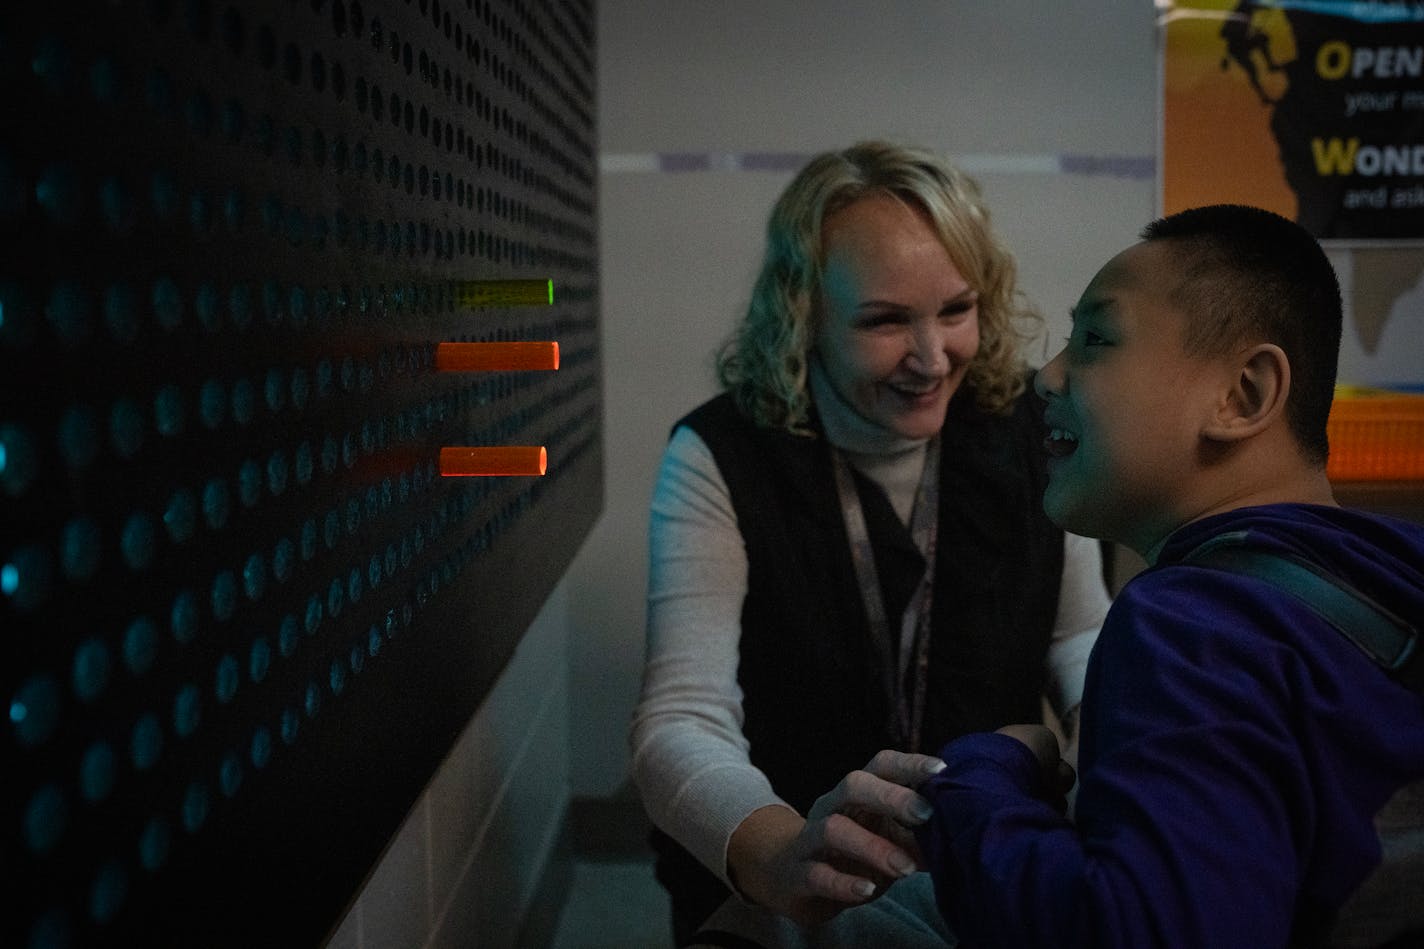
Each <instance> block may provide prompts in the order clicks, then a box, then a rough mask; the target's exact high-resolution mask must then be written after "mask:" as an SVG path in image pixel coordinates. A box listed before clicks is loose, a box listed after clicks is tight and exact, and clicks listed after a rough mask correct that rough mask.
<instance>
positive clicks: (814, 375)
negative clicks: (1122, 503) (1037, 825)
mask: <svg viewBox="0 0 1424 949" xmlns="http://www.w3.org/2000/svg"><path fill="white" fill-rule="evenodd" d="M1014 276H1015V268H1014V261H1013V258H1012V256H1011V255H1010V254H1009V253H1008V251H1007V250H1006V249H1005V248H1004V247H1003V245H1002V244H1001V243H1000V242H999V240H998V239H997V238H996V237H995V235H994V234H993V232H992V230H991V228H990V223H989V214H988V212H987V210H986V208H985V207H984V204H983V202H982V200H981V198H980V194H979V191H978V188H977V186H976V185H975V184H974V183H973V181H972V180H970V179H969V178H967V177H966V176H965V175H963V174H962V173H961V172H960V171H958V170H957V169H956V168H955V167H954V166H953V165H952V164H950V163H949V162H948V161H946V160H945V159H943V158H941V157H939V156H937V155H935V154H932V153H930V152H927V151H923V150H919V149H914V148H907V147H901V146H897V145H893V144H888V143H883V142H865V143H861V144H858V145H855V146H854V147H852V148H848V149H846V150H844V151H839V152H832V153H827V154H824V155H820V156H818V157H816V158H815V159H813V160H812V161H811V162H810V163H809V164H808V165H807V166H806V167H805V168H804V169H803V170H802V171H801V172H800V173H799V174H798V175H797V176H796V177H795V179H794V180H793V181H792V182H791V184H790V185H789V186H788V188H787V189H786V191H785V192H784V193H783V194H782V196H781V198H780V199H779V201H778V202H777V204H776V206H775V207H774V209H773V210H772V213H771V218H770V221H769V224H768V228H767V249H766V255H765V258H764V261H763V264H762V268H761V272H760V274H759V276H758V278H757V280H756V284H755V287H754V289H753V295H752V301H751V304H750V307H749V309H748V312H747V314H746V317H745V319H744V320H743V321H742V323H741V325H740V327H739V329H738V331H737V332H736V334H735V335H734V337H733V338H732V339H731V340H729V342H728V344H727V345H726V347H725V348H724V350H723V352H722V353H721V354H720V357H719V360H718V371H719V376H720V379H721V381H722V383H723V385H724V386H725V390H726V391H725V392H723V393H722V394H721V395H719V396H717V397H716V398H714V399H712V400H711V401H709V402H707V403H706V404H704V405H702V406H700V407H699V408H697V409H696V410H694V411H693V412H692V413H690V414H689V415H688V416H686V417H685V418H684V419H682V420H681V421H680V422H679V423H678V424H677V425H676V426H675V428H674V431H673V435H672V438H671V440H670V442H669V445H668V448H667V451H666V454H665V456H664V459H663V463H662V467H661V470H660V472H659V476H658V482H657V487H656V490H655V494H654V498H653V501H652V522H651V529H650V533H651V537H650V546H651V568H652V570H651V577H650V586H649V612H648V624H649V625H648V654H647V667H646V670H645V677H644V686H643V692H642V696H641V700H640V702H639V705H638V708H637V711H636V713H635V715H634V720H633V724H632V733H631V743H632V750H633V772H634V778H635V781H636V783H637V785H638V787H639V790H640V792H641V795H642V797H643V800H644V803H645V806H646V807H647V809H648V811H649V814H650V816H651V818H652V820H653V822H654V824H655V825H656V827H657V831H656V832H655V834H654V846H655V848H656V849H657V851H658V855H659V860H658V873H659V878H660V880H662V882H663V884H664V886H666V888H667V889H668V891H669V893H670V895H671V897H672V902H673V914H674V923H675V928H676V930H677V938H678V941H679V943H680V944H682V943H684V942H685V941H686V940H688V939H689V938H690V937H691V936H692V934H693V933H694V932H695V930H696V928H697V927H698V926H699V925H700V924H701V923H702V922H703V921H704V920H705V918H706V917H707V916H708V914H710V913H711V912H712V911H713V910H714V909H715V908H716V907H717V906H718V905H719V904H720V903H722V901H723V900H725V899H726V897H727V896H728V895H729V894H731V893H735V894H737V896H738V897H739V898H740V899H741V900H743V901H745V902H747V903H751V904H754V905H756V906H760V907H764V908H765V909H766V910H768V911H770V912H771V913H775V914H779V915H780V916H782V917H787V918H789V919H791V920H794V921H797V922H799V923H808V924H809V923H818V922H822V921H825V920H827V919H829V918H830V917H832V916H835V915H836V914H837V913H839V912H840V911H841V910H843V909H845V908H847V907H852V906H856V905H858V904H861V903H866V902H869V901H871V900H873V899H875V898H876V897H877V896H879V895H880V894H881V893H882V892H883V891H884V889H885V888H886V887H887V886H888V885H889V884H890V883H892V882H893V881H895V880H897V879H900V878H902V877H906V876H909V875H910V874H912V873H914V872H915V870H916V869H917V867H916V862H917V859H918V851H917V850H916V848H915V846H914V843H913V837H912V836H911V834H910V833H909V831H908V828H911V827H913V826H915V825H916V824H918V823H920V822H922V821H923V820H924V819H925V817H926V815H927V814H928V807H927V805H926V804H925V802H924V801H923V800H922V799H921V798H920V797H919V796H918V795H917V794H915V792H914V790H913V788H914V787H915V786H916V785H918V784H919V783H920V782H921V781H922V780H924V779H925V778H926V777H928V776H929V775H930V774H931V773H932V772H933V769H935V768H936V767H937V766H938V765H939V762H938V761H937V759H935V758H933V757H930V756H928V755H926V754H924V753H923V752H925V751H930V752H931V753H932V752H933V751H934V750H935V749H937V748H939V747H940V746H941V745H942V744H943V743H944V742H945V741H946V740H947V739H949V738H951V737H954V736H957V735H960V734H963V733H966V732H971V731H982V730H993V729H994V728H997V727H999V726H1001V725H1005V724H1008V723H1011V722H1021V721H1033V720H1038V719H1039V718H1040V717H1041V708H1042V701H1043V698H1044V697H1045V696H1046V697H1047V698H1048V700H1049V701H1050V703H1051V705H1052V707H1053V709H1054V711H1055V712H1056V713H1057V716H1058V717H1059V719H1060V720H1061V721H1062V722H1064V723H1067V727H1068V728H1069V729H1070V730H1071V728H1072V722H1073V720H1074V716H1075V714H1076V707H1077V702H1078V697H1079V696H1080V694H1081V690H1082V680H1083V671H1084V667H1085V665H1086V661H1087V655H1088V652H1089V650H1090V649H1091V647H1092V643H1093V641H1094V638H1095V637H1096V634H1097V629H1098V627H1099V625H1100V624H1101V622H1102V618H1103V615H1104V614H1105V612H1106V610H1107V607H1108V596H1107V592H1106V590H1105V588H1104V585H1103V580H1102V560H1101V554H1100V549H1099V547H1098V546H1097V544H1096V542H1092V541H1087V540H1084V539H1082V538H1077V537H1073V536H1071V535H1068V536H1065V535H1064V533H1063V532H1062V531H1060V530H1059V529H1058V528H1056V527H1054V526H1053V524H1051V523H1050V522H1049V521H1048V520H1047V518H1046V517H1045V516H1044V514H1043V510H1042V504H1041V499H1042V494H1043V488H1044V484H1045V475H1044V455H1043V447H1042V446H1043V440H1044V438H1045V436H1046V434H1047V432H1046V431H1045V429H1044V428H1043V424H1042V417H1041V406H1040V405H1039V404H1038V402H1037V400H1036V397H1035V396H1034V394H1033V392H1032V389H1031V388H1030V387H1029V385H1028V380H1029V374H1028V368H1027V367H1026V366H1025V365H1024V363H1023V361H1022V359H1021V357H1020V355H1019V352H1018V350H1019V345H1020V343H1021V342H1023V341H1024V340H1025V339H1027V338H1029V337H1030V336H1031V335H1032V334H1033V333H1034V331H1036V329H1037V328H1038V324H1037V321H1036V317H1034V316H1033V315H1032V314H1031V313H1030V312H1028V311H1027V310H1026V309H1025V308H1024V307H1023V306H1022V304H1021V302H1020V300H1019V297H1018V294H1017V291H1016V289H1015V284H1014ZM828 789H830V790H828Z"/></svg>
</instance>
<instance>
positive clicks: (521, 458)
mask: <svg viewBox="0 0 1424 949" xmlns="http://www.w3.org/2000/svg"><path fill="white" fill-rule="evenodd" d="M548 464H549V456H548V453H547V452H545V451H544V446H542V445H517V446H498V447H490V448H442V449H440V476H441V477H442V478H466V477H475V478H489V477H500V476H504V475H542V474H543V473H544V471H545V469H546V468H547V467H548Z"/></svg>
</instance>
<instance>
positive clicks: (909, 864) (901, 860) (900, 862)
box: [890, 853, 915, 877]
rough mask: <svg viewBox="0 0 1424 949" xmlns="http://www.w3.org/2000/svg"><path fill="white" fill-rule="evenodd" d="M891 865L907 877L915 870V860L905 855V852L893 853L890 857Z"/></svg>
mask: <svg viewBox="0 0 1424 949" xmlns="http://www.w3.org/2000/svg"><path fill="white" fill-rule="evenodd" d="M890 867H891V869H893V870H894V871H895V872H896V873H898V874H900V876H902V877H907V876H909V875H910V874H912V873H914V872H915V861H913V860H911V859H910V858H909V857H907V856H905V855H904V854H903V853H897V854H892V855H891V857H890Z"/></svg>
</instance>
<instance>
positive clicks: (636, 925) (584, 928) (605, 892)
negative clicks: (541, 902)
mask: <svg viewBox="0 0 1424 949" xmlns="http://www.w3.org/2000/svg"><path fill="white" fill-rule="evenodd" d="M671 947H672V918H671V915H670V914H669V911H668V901H667V894H666V893H664V892H663V889H662V887H661V886H659V885H658V882H657V881H656V880H655V879H653V865H652V863H651V862H649V861H646V860H628V861H603V860H599V861H587V860H581V861H579V862H578V863H576V864H575V865H574V883H573V887H572V889H571V890H570V892H569V898H568V902H567V903H566V904H565V905H564V910H563V913H562V914H561V915H560V917H559V929H558V932H557V934H556V935H555V937H554V942H553V945H552V946H551V947H550V949H671Z"/></svg>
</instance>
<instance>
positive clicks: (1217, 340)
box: [1142, 204, 1341, 465]
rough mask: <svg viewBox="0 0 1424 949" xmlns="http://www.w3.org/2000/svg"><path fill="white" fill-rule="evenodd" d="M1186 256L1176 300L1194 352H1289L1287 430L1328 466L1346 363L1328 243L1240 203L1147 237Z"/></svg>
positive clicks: (1161, 223) (1183, 214)
mask: <svg viewBox="0 0 1424 949" xmlns="http://www.w3.org/2000/svg"><path fill="white" fill-rule="evenodd" d="M1142 239H1143V240H1146V241H1172V242H1173V243H1174V244H1178V245H1180V247H1181V248H1182V252H1183V260H1182V263H1183V268H1184V273H1185V275H1186V276H1185V279H1183V281H1182V283H1181V284H1180V285H1179V286H1178V287H1176V288H1175V289H1174V290H1173V291H1172V299H1173V302H1174V303H1176V304H1177V305H1178V306H1180V307H1181V308H1182V309H1183V310H1185V311H1187V312H1188V313H1190V314H1191V316H1192V320H1191V322H1189V323H1188V325H1187V326H1186V328H1185V333H1184V341H1185V345H1186V347H1187V351H1188V352H1189V353H1192V354H1196V355H1221V354H1224V353H1226V352H1227V351H1228V350H1229V349H1230V348H1232V347H1234V346H1239V345H1242V344H1250V343H1254V342H1257V341H1259V342H1268V343H1274V344H1275V345H1277V346H1279V347H1281V349H1282V350H1283V351H1284V352H1285V354H1286V359H1287V360H1289V362H1290V367H1291V391H1290V396H1289V398H1288V399H1287V401H1286V422H1287V424H1288V425H1289V426H1290V429H1291V432H1292V433H1293V434H1294V435H1295V437H1296V440H1297V441H1298V442H1299V443H1300V446H1301V450H1302V452H1303V453H1304V454H1305V456H1306V458H1307V459H1308V460H1309V461H1311V462H1313V463H1316V464H1320V465H1324V464H1325V460H1326V458H1327V456H1328V455H1329V451H1330V446H1329V442H1328V440H1327V438H1326V434H1325V423H1326V421H1327V419H1328V418H1329V416H1330V403H1331V400H1332V399H1333V398H1334V395H1335V372H1336V366H1337V363H1338V361H1339V357H1340V326H1341V307H1340V285H1339V282H1338V281H1337V280H1336V278H1335V270H1334V268H1332V267H1331V266H1330V260H1329V259H1328V258H1327V257H1326V256H1325V252H1324V251H1323V250H1322V249H1321V247H1320V244H1319V242H1317V241H1316V239H1315V238H1314V237H1313V236H1311V234H1310V233H1309V232H1308V231H1306V230H1305V229H1304V228H1303V227H1301V226H1300V225H1298V224H1296V223H1294V222H1293V221H1290V220H1288V219H1286V218H1284V217H1281V216H1280V215H1278V214H1273V213H1272V212H1270V211H1265V210H1262V209H1260V208H1253V207H1246V206H1244V205H1235V204H1218V205H1212V206H1209V207H1201V208H1191V209H1189V210H1186V211H1179V212H1177V213H1176V214H1172V215H1169V216H1167V217H1164V218H1161V219H1159V220H1156V221H1153V222H1152V223H1151V224H1149V225H1147V227H1146V228H1144V229H1143V231H1142Z"/></svg>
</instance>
